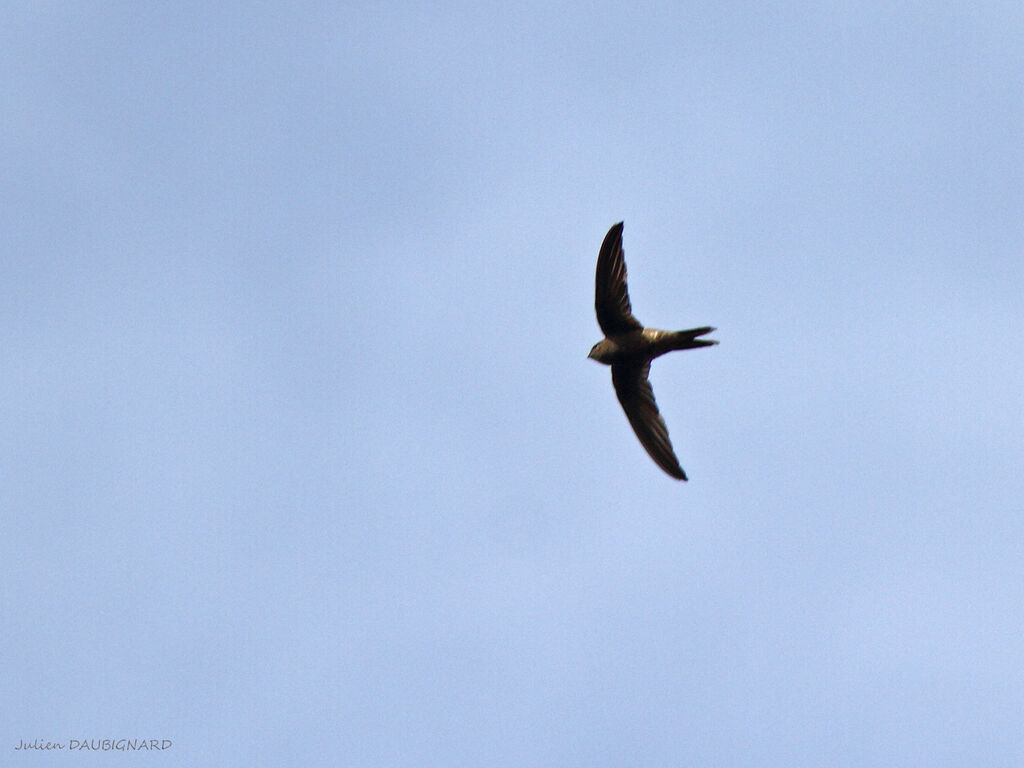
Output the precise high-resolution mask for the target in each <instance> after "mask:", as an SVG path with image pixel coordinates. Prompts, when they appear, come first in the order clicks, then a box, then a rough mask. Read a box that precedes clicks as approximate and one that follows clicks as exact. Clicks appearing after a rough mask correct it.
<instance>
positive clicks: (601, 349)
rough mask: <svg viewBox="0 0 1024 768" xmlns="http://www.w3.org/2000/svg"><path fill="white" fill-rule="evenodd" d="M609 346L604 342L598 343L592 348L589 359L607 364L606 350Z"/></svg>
mask: <svg viewBox="0 0 1024 768" xmlns="http://www.w3.org/2000/svg"><path fill="white" fill-rule="evenodd" d="M607 346H608V345H607V344H606V343H605V342H604V341H603V340H602V341H599V342H597V344H595V345H594V346H592V347H591V348H590V354H589V355H587V357H588V358H589V359H591V360H597V362H599V363H605V364H607V361H606V360H605V351H606V350H605V348H606V347H607Z"/></svg>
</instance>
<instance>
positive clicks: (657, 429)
mask: <svg viewBox="0 0 1024 768" xmlns="http://www.w3.org/2000/svg"><path fill="white" fill-rule="evenodd" d="M650 371H651V364H650V363H647V364H646V365H621V364H620V365H613V366H612V383H613V384H614V385H615V394H616V395H617V396H618V398H619V402H620V403H621V404H622V409H623V410H624V411H625V412H626V417H627V418H628V419H629V423H630V425H631V426H632V427H633V431H634V432H636V436H637V437H638V438H640V443H641V445H643V447H644V448H645V449H646V450H647V453H648V454H650V456H651V458H652V459H654V462H655V463H656V464H657V465H658V466H659V467H661V468H662V469H663V470H665V471H666V472H667V473H668V474H670V475H671V476H672V477H674V478H676V479H678V480H685V479H686V473H685V472H683V468H682V467H680V466H679V459H677V458H676V454H675V452H674V451H673V450H672V443H671V442H669V439H668V427H667V426H666V425H665V420H664V419H663V418H661V414H660V413H659V412H658V404H657V403H656V402H655V401H654V390H653V389H651V382H650V381H649V380H648V378H647V377H648V374H649V373H650Z"/></svg>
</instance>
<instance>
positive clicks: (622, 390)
mask: <svg viewBox="0 0 1024 768" xmlns="http://www.w3.org/2000/svg"><path fill="white" fill-rule="evenodd" d="M622 224H623V223H622V222H621V221H620V222H619V223H618V224H616V225H615V226H613V227H612V228H611V229H609V230H608V234H607V235H605V238H604V242H603V243H602V244H601V252H600V254H598V257H597V280H596V287H595V291H594V309H595V310H597V323H598V325H600V326H601V331H602V332H603V333H604V336H605V337H604V338H603V339H602V340H601V341H599V342H597V344H595V345H594V346H593V348H592V349H591V350H590V354H589V355H587V357H589V358H590V359H592V360H596V361H597V362H599V363H604V364H605V365H610V366H611V368H612V384H613V385H614V386H615V394H616V396H617V397H618V398H619V403H621V404H622V410H624V411H625V412H626V418H628V419H629V423H630V425H631V426H632V427H633V431H634V432H636V436H637V437H638V438H640V444H641V445H643V447H644V448H645V449H646V450H647V453H648V454H650V457H651V458H652V459H654V462H655V463H656V464H657V465H658V466H659V467H661V468H662V469H663V470H665V472H667V473H668V474H669V475H671V476H672V477H674V478H676V479H677V480H686V473H685V472H684V471H683V468H682V467H681V466H679V459H677V458H676V454H675V451H673V450H672V443H671V442H670V441H669V439H668V427H667V426H666V425H665V420H664V419H663V418H661V414H660V413H659V412H658V404H657V403H656V402H655V401H654V390H653V389H651V382H650V381H649V380H648V376H649V374H650V372H651V361H652V360H654V358H656V357H660V356H661V355H664V354H665V353H666V352H671V351H672V350H675V349H697V348H698V347H710V346H712V345H714V344H717V343H718V342H717V341H712V340H711V339H701V338H698V337H700V336H704V335H705V334H708V333H711V332H712V331H713V330H715V329H714V328H711V327H705V328H691V329H690V330H688V331H660V330H658V329H657V328H645V327H644V326H643V324H642V323H641V322H640V321H639V320H637V319H636V318H635V317H634V316H633V309H632V307H631V306H630V303H629V290H628V288H627V286H626V260H625V258H624V257H623V254H622Z"/></svg>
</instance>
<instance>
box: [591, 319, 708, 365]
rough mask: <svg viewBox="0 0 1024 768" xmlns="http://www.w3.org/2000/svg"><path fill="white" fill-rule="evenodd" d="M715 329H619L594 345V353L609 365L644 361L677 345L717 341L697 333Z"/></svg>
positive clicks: (687, 345)
mask: <svg viewBox="0 0 1024 768" xmlns="http://www.w3.org/2000/svg"><path fill="white" fill-rule="evenodd" d="M711 331H712V329H711V328H694V329H693V330H689V331H661V330H658V329H657V328H644V329H642V330H639V331H629V332H628V333H617V334H615V335H614V336H608V337H606V338H605V339H603V340H601V341H599V342H598V343H597V344H596V345H595V347H594V351H595V353H596V354H594V355H592V357H593V358H594V359H595V360H597V362H599V363H604V364H605V365H615V364H616V363H625V364H633V365H642V364H643V363H646V362H649V361H651V360H653V359H654V358H656V357H661V356H662V355H664V354H666V353H667V352H672V351H674V350H677V349H694V348H696V347H705V346H710V345H711V344H714V343H715V342H713V341H705V340H703V339H696V338H695V337H696V336H699V335H700V334H702V333H710V332H711Z"/></svg>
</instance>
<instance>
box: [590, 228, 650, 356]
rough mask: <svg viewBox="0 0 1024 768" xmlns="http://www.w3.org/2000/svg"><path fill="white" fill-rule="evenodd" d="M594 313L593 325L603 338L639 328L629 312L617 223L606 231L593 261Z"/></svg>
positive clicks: (638, 324)
mask: <svg viewBox="0 0 1024 768" xmlns="http://www.w3.org/2000/svg"><path fill="white" fill-rule="evenodd" d="M594 309H596V310H597V323H598V325H600V326H601V330H602V331H603V332H604V335H605V336H614V335H615V334H617V333H625V332H627V331H637V330H640V329H641V328H643V326H642V325H641V324H640V321H639V320H637V319H636V318H635V317H633V309H632V307H630V305H629V291H628V290H627V289H626V260H625V258H623V255H622V222H621V221H620V222H619V223H618V224H616V225H615V226H614V227H612V228H611V229H609V230H608V234H607V235H605V237H604V242H603V243H602V244H601V253H600V254H598V257H597V280H596V287H595V291H594Z"/></svg>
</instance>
